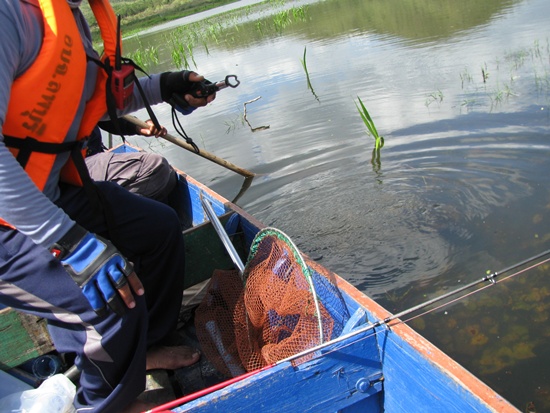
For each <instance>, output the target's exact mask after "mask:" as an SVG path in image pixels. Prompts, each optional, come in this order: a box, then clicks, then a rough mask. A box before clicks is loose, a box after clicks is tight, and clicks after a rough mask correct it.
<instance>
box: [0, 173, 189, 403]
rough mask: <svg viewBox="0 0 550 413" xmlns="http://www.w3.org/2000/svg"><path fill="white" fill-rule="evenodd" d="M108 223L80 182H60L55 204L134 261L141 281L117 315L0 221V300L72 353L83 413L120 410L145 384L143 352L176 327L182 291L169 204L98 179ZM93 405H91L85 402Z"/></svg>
mask: <svg viewBox="0 0 550 413" xmlns="http://www.w3.org/2000/svg"><path fill="white" fill-rule="evenodd" d="M96 184H97V185H98V188H99V189H100V190H101V191H102V193H103V194H104V195H105V196H104V198H105V199H106V200H107V202H108V203H109V205H108V207H109V208H110V209H111V211H112V214H113V215H112V216H113V221H114V223H115V227H114V228H109V229H108V228H107V225H106V220H105V216H104V215H103V214H100V213H98V212H97V210H96V209H95V208H94V207H93V206H92V204H91V203H90V200H89V198H88V197H87V196H86V194H85V191H84V190H83V189H82V188H77V187H72V186H64V187H63V188H62V196H61V198H60V200H59V201H58V205H59V206H60V207H61V208H63V210H65V212H66V213H67V214H68V215H69V216H71V218H72V219H74V220H75V221H76V222H77V223H79V224H80V225H81V226H83V227H84V228H86V229H87V230H88V231H90V232H92V233H95V234H99V235H101V236H104V237H106V238H110V237H111V235H113V234H114V237H112V239H111V240H112V241H113V243H114V244H115V245H116V247H117V248H118V249H119V251H120V252H121V253H122V254H123V255H124V256H125V257H127V258H128V259H129V260H130V261H131V262H133V264H134V267H135V270H136V273H137V274H138V277H139V278H140V280H141V282H142V283H143V285H144V287H145V296H144V297H136V301H137V306H136V307H135V308H134V309H132V310H127V311H126V314H125V315H124V316H123V317H119V316H117V315H116V314H114V313H112V312H109V314H108V315H107V316H106V317H103V318H100V317H98V316H97V315H96V314H95V312H94V311H93V310H92V309H91V307H90V305H89V303H88V301H87V300H86V298H85V297H84V296H83V295H82V293H81V290H80V288H79V287H78V286H77V285H76V284H75V283H74V281H73V280H72V279H71V277H70V276H69V275H68V274H67V273H66V271H65V270H64V269H63V267H62V266H61V265H60V263H59V262H58V261H57V260H56V259H54V258H53V256H52V255H51V254H50V253H49V251H47V250H46V249H45V248H43V247H39V246H37V245H36V244H34V243H33V242H32V241H31V240H30V239H29V238H27V237H26V236H24V235H23V234H21V233H20V232H18V231H16V230H12V229H8V228H6V227H2V226H0V303H2V304H4V305H6V306H10V307H13V308H15V309H19V310H22V311H25V312H29V313H31V314H35V315H38V316H40V317H44V318H46V319H47V320H48V325H49V330H50V333H51V336H52V339H53V341H54V344H55V346H56V349H57V350H58V351H59V352H62V353H65V352H67V353H68V352H72V353H76V354H77V359H76V364H77V366H78V367H79V369H80V370H81V372H82V375H81V379H80V388H79V390H78V393H77V398H76V400H75V405H76V407H77V408H82V410H81V411H86V412H94V413H96V412H97V413H99V412H118V411H120V410H121V409H122V408H123V407H125V406H126V405H127V404H129V403H130V402H132V401H133V400H134V399H135V398H136V397H137V396H138V395H139V394H140V393H141V392H142V391H143V390H144V388H145V353H146V350H147V349H148V348H149V347H150V346H152V345H154V344H158V343H161V342H162V340H163V339H164V338H165V337H166V335H167V334H168V333H170V332H171V331H173V330H174V329H175V327H176V323H177V317H178V314H179V309H180V305H181V299H182V293H183V273H184V264H185V261H184V259H185V250H184V245H183V237H182V235H181V231H180V223H179V220H178V217H177V215H176V213H175V212H174V210H173V209H172V208H170V207H168V206H166V205H165V204H162V203H160V202H157V201H154V200H151V199H148V198H144V197H140V196H137V195H134V194H131V193H130V192H128V191H127V190H125V189H123V188H121V187H119V186H118V185H116V184H113V183H110V182H97V183H96ZM90 406H92V408H91V409H90V408H89V407H90Z"/></svg>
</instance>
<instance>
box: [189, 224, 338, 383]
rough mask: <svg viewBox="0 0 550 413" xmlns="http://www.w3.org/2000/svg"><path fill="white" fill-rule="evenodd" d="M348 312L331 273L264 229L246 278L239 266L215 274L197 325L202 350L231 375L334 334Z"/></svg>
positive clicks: (286, 355) (273, 231)
mask: <svg viewBox="0 0 550 413" xmlns="http://www.w3.org/2000/svg"><path fill="white" fill-rule="evenodd" d="M310 265H311V263H310ZM312 267H315V266H314V265H312ZM243 283H245V285H243ZM316 290H320V291H321V292H322V293H323V294H322V295H324V298H325V299H324V300H319V294H318V291H316ZM331 302H332V303H331ZM334 303H337V305H334ZM346 314H347V310H346V308H345V305H344V304H343V300H342V297H341V296H340V295H339V292H338V289H337V288H336V286H335V284H334V282H333V280H332V279H331V278H330V276H328V274H326V273H325V274H322V271H317V270H310V267H309V266H308V265H307V264H306V263H305V262H304V260H303V259H302V257H301V255H300V254H299V252H298V251H297V249H296V248H295V246H294V244H292V242H291V241H290V240H289V239H288V238H287V237H286V236H285V235H284V234H283V233H281V232H280V231H277V230H274V229H272V228H268V229H266V230H263V231H262V232H260V234H258V236H257V237H256V239H255V240H254V242H253V243H252V247H251V251H250V254H249V259H248V262H247V264H246V267H245V271H244V282H243V279H241V276H240V274H239V273H238V272H237V271H222V270H216V271H215V272H214V274H213V276H212V280H211V283H210V286H209V289H208V292H207V294H206V296H205V297H204V299H203V301H202V303H201V304H200V306H199V307H198V309H197V311H196V316H195V325H196V329H197V336H198V338H199V341H200V343H201V347H202V350H203V353H204V355H205V356H206V357H207V358H208V359H209V360H210V361H211V362H212V364H214V366H215V367H216V368H217V369H218V370H219V371H220V372H221V373H223V374H225V375H226V376H228V377H235V376H237V375H239V374H242V373H244V372H246V371H252V370H255V369H258V368H261V367H264V366H266V365H270V364H272V363H275V362H277V361H280V360H282V359H286V358H288V357H291V356H293V355H295V354H297V353H299V352H301V351H304V350H307V349H309V348H311V347H314V346H316V345H319V344H321V343H322V342H324V341H328V340H330V339H331V338H334V333H337V334H339V333H340V332H341V330H342V324H343V322H345V317H346ZM348 316H349V315H348ZM303 360H304V358H302V359H301V360H300V362H301V361H303Z"/></svg>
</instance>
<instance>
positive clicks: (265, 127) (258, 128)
mask: <svg viewBox="0 0 550 413" xmlns="http://www.w3.org/2000/svg"><path fill="white" fill-rule="evenodd" d="M261 98H262V97H261V96H258V97H257V98H254V99H252V100H249V101H248V102H244V104H243V106H244V120H245V121H246V123H247V124H248V126H249V127H250V130H251V131H252V132H256V131H257V130H264V129H269V125H267V126H258V127H257V128H253V127H252V125H251V124H250V122H249V121H248V119H247V118H246V105H248V104H249V103H252V102H256V101H257V100H258V99H261Z"/></svg>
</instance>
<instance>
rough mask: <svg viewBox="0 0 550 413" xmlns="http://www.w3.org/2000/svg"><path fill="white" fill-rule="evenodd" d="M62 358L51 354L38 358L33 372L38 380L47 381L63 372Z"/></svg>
mask: <svg viewBox="0 0 550 413" xmlns="http://www.w3.org/2000/svg"><path fill="white" fill-rule="evenodd" d="M61 367H62V361H61V358H59V357H58V356H55V355H51V354H45V355H43V356H40V357H37V358H35V359H34V361H33V363H32V372H33V374H34V375H35V376H36V378H38V379H41V380H45V379H47V378H49V377H52V376H54V375H56V374H57V373H59V372H61Z"/></svg>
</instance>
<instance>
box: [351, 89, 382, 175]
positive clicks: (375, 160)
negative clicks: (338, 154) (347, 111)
mask: <svg viewBox="0 0 550 413" xmlns="http://www.w3.org/2000/svg"><path fill="white" fill-rule="evenodd" d="M357 99H358V100H359V105H358V104H357V102H355V107H356V108H357V111H358V112H359V114H360V115H361V119H363V122H364V123H365V126H366V127H367V132H368V134H369V135H371V136H372V137H373V138H374V148H373V149H372V157H371V161H370V162H371V164H372V166H373V169H374V170H375V171H376V172H378V170H379V169H380V166H381V162H380V149H382V148H383V147H384V137H383V136H380V135H379V134H378V130H377V129H376V126H375V125H374V121H373V120H372V118H371V116H370V114H369V111H368V110H367V108H366V107H365V105H364V104H363V101H362V100H361V98H360V97H359V96H357Z"/></svg>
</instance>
